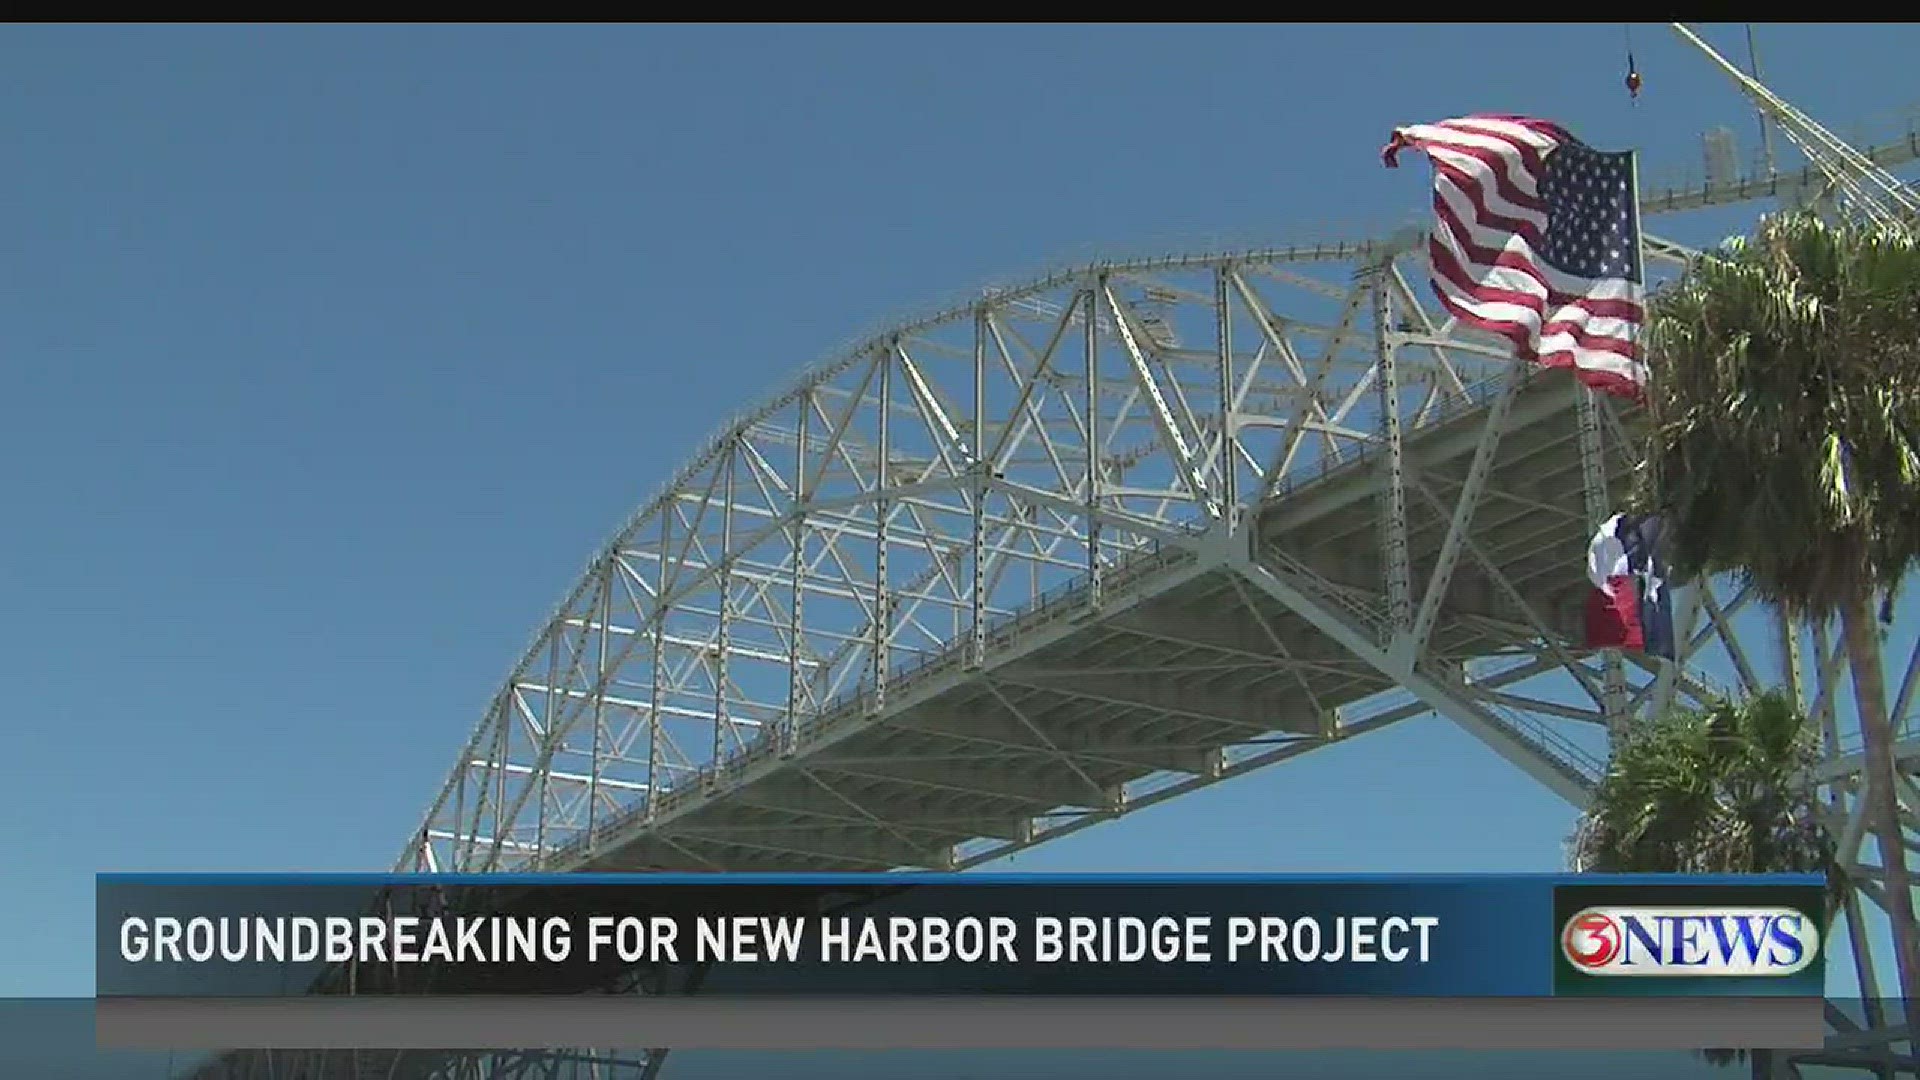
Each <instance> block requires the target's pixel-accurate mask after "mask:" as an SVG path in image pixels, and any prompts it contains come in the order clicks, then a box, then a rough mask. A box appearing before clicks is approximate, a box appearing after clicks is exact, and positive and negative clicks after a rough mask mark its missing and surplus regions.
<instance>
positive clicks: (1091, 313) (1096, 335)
mask: <svg viewBox="0 0 1920 1080" xmlns="http://www.w3.org/2000/svg"><path fill="white" fill-rule="evenodd" d="M1106 288H1107V277H1106V275H1105V274H1101V275H1100V276H1099V278H1098V280H1097V281H1095V283H1094V286H1093V287H1092V288H1089V289H1088V290H1087V334H1086V339H1087V387H1086V409H1087V491H1086V500H1087V606H1088V607H1090V608H1092V609H1093V610H1094V611H1099V610H1100V604H1101V601H1102V599H1103V598H1102V597H1101V595H1100V586H1101V581H1100V330H1099V327H1100V294H1101V293H1102V292H1104V291H1106Z"/></svg>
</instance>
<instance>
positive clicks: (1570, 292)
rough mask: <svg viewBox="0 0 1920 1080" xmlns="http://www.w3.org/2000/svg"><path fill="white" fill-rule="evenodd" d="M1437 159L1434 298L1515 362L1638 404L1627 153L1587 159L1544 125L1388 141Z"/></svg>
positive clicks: (1493, 126)
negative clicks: (1565, 372)
mask: <svg viewBox="0 0 1920 1080" xmlns="http://www.w3.org/2000/svg"><path fill="white" fill-rule="evenodd" d="M1404 148H1412V149H1417V150H1421V151H1423V152H1425V153H1426V155H1427V157H1428V158H1429V159H1430V160H1431V161H1432V162H1433V209H1434V224H1433V232H1432V235H1431V237H1430V239H1429V241H1428V253H1429V257H1430V259H1431V261H1432V271H1433V274H1432V277H1433V289H1434V292H1435V293H1436V294H1437V295H1438V296H1439V298H1440V302H1441V304H1442V305H1443V306H1444V307H1445V308H1446V309H1447V310H1448V311H1449V312H1451V313H1452V314H1453V315H1455V316H1456V317H1457V318H1459V319H1460V321H1461V322H1463V323H1466V324H1467V325H1469V326H1474V327H1477V328H1479V329H1482V330H1485V331H1488V332H1490V333H1494V334H1498V335H1499V336H1501V337H1503V338H1506V339H1507V340H1508V341H1510V342H1512V344H1513V348H1514V354H1515V356H1517V357H1518V358H1519V359H1522V360H1527V361H1535V362H1538V363H1541V364H1544V365H1547V366H1549V367H1566V368H1571V369H1572V370H1573V372H1574V373H1575V375H1576V376H1577V377H1578V378H1579V379H1580V381H1582V382H1584V383H1586V384H1587V385H1589V386H1593V387H1596V388H1598V389H1601V390H1605V391H1607V392H1610V393H1614V394H1619V395H1622V396H1626V397H1639V396H1640V395H1641V394H1643V393H1644V391H1645V388H1646V383H1647V367H1646V363H1645V359H1644V355H1643V353H1642V351H1641V330H1642V327H1643V325H1644V323H1645V289H1644V282H1643V281H1642V280H1641V271H1640V251H1639V247H1640V214H1639V207H1638V205H1637V192H1636V191H1635V190H1634V188H1635V185H1634V183H1633V155H1632V154H1631V152H1621V153H1611V152H1604V151H1596V150H1593V149H1592V148H1590V147H1588V146H1586V145H1585V144H1583V143H1581V142H1580V141H1579V140H1577V139H1575V138H1574V137H1573V136H1572V135H1570V134H1568V133H1567V131H1566V130H1565V129H1564V128H1562V127H1560V126H1559V125H1558V124H1554V123H1551V122H1548V121H1544V120H1533V119H1528V118H1526V117H1512V116H1474V117H1463V118H1461V119H1456V120H1443V121H1441V122H1439V123H1435V124H1414V125H1411V126H1408V127H1403V128H1400V129H1398V130H1396V131H1395V132H1394V133H1393V140H1392V141H1391V142H1390V143H1388V144H1387V148H1386V150H1385V151H1384V153H1383V155H1382V156H1383V158H1384V159H1385V161H1386V164H1387V165H1388V166H1393V165H1396V164H1397V162H1396V160H1395V157H1396V155H1397V154H1398V153H1399V151H1400V150H1402V149H1404Z"/></svg>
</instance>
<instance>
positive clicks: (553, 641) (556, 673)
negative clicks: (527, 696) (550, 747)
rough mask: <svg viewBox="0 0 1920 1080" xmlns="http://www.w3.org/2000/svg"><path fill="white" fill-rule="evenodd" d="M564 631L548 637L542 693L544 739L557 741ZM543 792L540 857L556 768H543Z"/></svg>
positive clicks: (536, 836) (536, 818) (536, 838)
mask: <svg viewBox="0 0 1920 1080" xmlns="http://www.w3.org/2000/svg"><path fill="white" fill-rule="evenodd" d="M560 637H561V635H560V633H559V632H558V630H557V629H556V631H555V633H554V634H553V635H552V636H551V637H549V638H548V639H547V692H546V693H545V694H542V695H541V698H542V701H541V708H540V712H541V717H540V741H541V742H543V743H548V742H551V741H553V713H554V707H553V703H554V702H555V701H556V700H558V699H559V697H560ZM538 786H539V792H538V794H537V795H536V797H535V799H534V802H535V803H536V804H537V805H536V807H535V810H534V814H533V854H534V858H540V857H541V856H543V855H545V854H546V851H547V801H548V800H549V799H551V798H552V797H553V770H552V769H541V770H540V776H539V785H538Z"/></svg>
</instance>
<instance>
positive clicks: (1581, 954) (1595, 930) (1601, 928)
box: [1560, 911, 1621, 969]
mask: <svg viewBox="0 0 1920 1080" xmlns="http://www.w3.org/2000/svg"><path fill="white" fill-rule="evenodd" d="M1620 944H1621V938H1620V924H1618V923H1616V922H1614V921H1613V919H1612V918H1611V917H1609V916H1606V915H1602V914H1600V913H1599V912H1597V911H1583V912H1581V913H1580V914H1578V915H1575V916H1574V917H1573V918H1571V919H1569V920H1567V929H1566V931H1565V932H1564V933H1562V934H1561V935H1560V949H1561V951H1562V952H1564V953H1566V956H1567V959H1568V960H1569V961H1571V962H1572V963H1573V966H1574V967H1579V968H1588V969H1591V968H1603V967H1606V966H1607V965H1608V964H1611V963H1613V961H1615V960H1617V959H1619V957H1620Z"/></svg>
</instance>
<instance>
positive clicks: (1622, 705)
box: [1576, 386, 1708, 747]
mask: <svg viewBox="0 0 1920 1080" xmlns="http://www.w3.org/2000/svg"><path fill="white" fill-rule="evenodd" d="M1576 400H1577V401H1578V405H1577V406H1576V408H1577V410H1578V413H1579V426H1580V483H1581V491H1582V493H1583V494H1584V495H1585V496H1586V508H1587V529H1588V530H1589V531H1590V532H1597V531H1599V529H1600V526H1601V524H1603V523H1604V522H1605V521H1606V520H1607V519H1608V518H1609V517H1612V516H1613V507H1612V504H1611V496H1610V495H1609V494H1608V492H1607V460H1606V447H1605V444H1604V443H1603V442H1602V441H1601V436H1600V400H1599V395H1598V392H1597V391H1595V390H1593V389H1592V388H1591V387H1586V386H1583V387H1581V388H1580V391H1579V394H1578V396H1577V398H1576ZM1699 584H1700V587H1701V588H1703V589H1704V588H1707V587H1708V586H1707V583H1706V582H1704V581H1703V582H1700V583H1699ZM1602 663H1603V666H1604V670H1605V673H1606V674H1605V680H1606V681H1605V692H1604V696H1605V698H1606V700H1605V701H1603V702H1601V710H1602V711H1603V712H1604V713H1605V714H1606V718H1607V740H1608V745H1609V746H1610V747H1611V746H1613V745H1616V744H1617V743H1618V742H1619V739H1620V736H1621V735H1622V734H1623V731H1622V725H1624V724H1625V723H1626V712H1627V672H1626V665H1625V663H1624V662H1623V661H1622V660H1621V659H1620V652H1619V650H1617V649H1609V650H1607V652H1606V658H1605V660H1604V661H1603V662H1602Z"/></svg>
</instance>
